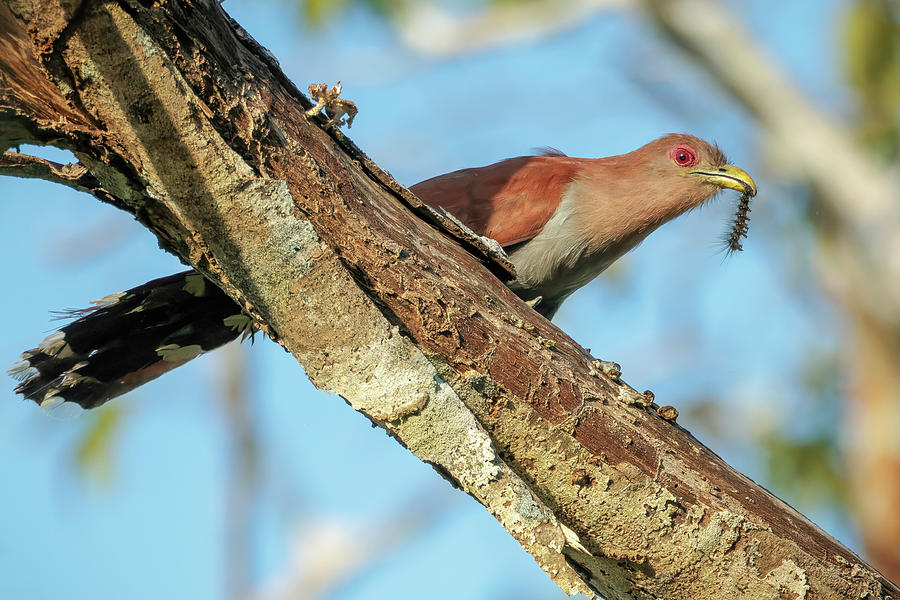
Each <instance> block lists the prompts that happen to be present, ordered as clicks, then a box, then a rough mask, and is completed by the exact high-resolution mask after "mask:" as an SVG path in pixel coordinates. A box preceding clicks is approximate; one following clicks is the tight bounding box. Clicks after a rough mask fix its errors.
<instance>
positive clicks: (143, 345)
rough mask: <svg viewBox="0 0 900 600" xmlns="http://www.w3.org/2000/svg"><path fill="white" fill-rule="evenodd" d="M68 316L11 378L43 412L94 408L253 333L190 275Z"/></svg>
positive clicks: (230, 304) (220, 295) (229, 305)
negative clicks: (61, 407)
mask: <svg viewBox="0 0 900 600" xmlns="http://www.w3.org/2000/svg"><path fill="white" fill-rule="evenodd" d="M92 304H94V306H92V307H90V308H86V309H82V310H75V311H70V312H69V313H67V315H66V316H71V317H77V318H76V319H75V320H74V321H72V322H71V323H69V324H68V325H66V326H65V327H63V328H62V329H60V330H59V331H56V332H54V333H52V334H50V335H49V336H47V337H46V338H45V339H44V341H42V342H41V343H40V344H38V347H37V348H32V349H31V350H27V351H25V352H23V353H22V357H21V359H20V360H19V362H18V363H16V364H15V365H13V367H12V368H11V369H10V370H9V374H10V375H11V376H12V377H14V378H16V379H18V380H19V382H20V383H19V385H18V386H16V392H17V393H19V394H22V395H23V396H25V397H26V398H29V399H31V400H34V401H35V402H37V403H38V404H39V405H40V406H41V407H43V408H52V407H54V406H56V405H59V404H60V403H63V402H65V403H75V404H78V405H79V406H81V407H82V408H95V407H97V406H100V405H101V404H103V403H104V402H106V401H108V400H110V399H111V398H115V397H116V396H120V395H122V394H124V393H125V392H128V391H130V390H132V389H134V388H136V387H138V386H140V385H143V384H144V383H147V382H148V381H150V380H152V379H155V378H157V377H159V376H160V375H162V374H163V373H166V372H167V371H170V370H172V369H174V368H175V367H178V366H180V365H182V364H184V363H186V362H187V361H189V360H191V359H192V358H194V357H196V356H198V355H199V354H201V353H203V352H207V351H209V350H212V349H214V348H217V347H219V346H221V345H222V344H225V343H226V342H229V341H231V340H233V339H235V338H236V337H237V336H238V335H241V334H242V333H243V334H244V335H246V334H247V333H249V332H250V331H251V320H250V318H249V317H248V316H247V315H246V314H244V313H242V311H241V309H240V307H238V305H237V304H236V303H235V302H234V301H233V300H232V299H231V298H229V297H228V296H226V295H225V293H224V292H222V290H220V289H219V288H218V287H216V286H215V285H213V284H212V283H210V282H209V281H207V280H206V278H204V277H203V276H202V275H200V274H199V273H197V272H196V271H185V272H183V273H178V274H175V275H170V276H168V277H163V278H160V279H154V280H153V281H150V282H147V283H145V284H143V285H140V286H138V287H136V288H133V289H130V290H128V291H125V292H120V293H117V294H110V295H109V296H106V297H105V298H101V299H100V300H96V301H95V302H93V303H92Z"/></svg>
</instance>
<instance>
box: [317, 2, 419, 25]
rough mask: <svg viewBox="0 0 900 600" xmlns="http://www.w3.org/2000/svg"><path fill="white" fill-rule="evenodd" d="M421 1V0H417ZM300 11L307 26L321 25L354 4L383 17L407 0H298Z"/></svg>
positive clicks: (396, 11) (400, 9) (402, 6)
mask: <svg viewBox="0 0 900 600" xmlns="http://www.w3.org/2000/svg"><path fill="white" fill-rule="evenodd" d="M419 1H422V0H419ZM299 2H300V11H301V16H302V17H303V21H304V23H305V24H306V26H307V27H310V28H315V27H321V26H322V25H323V24H324V23H325V22H327V21H330V20H332V19H334V18H336V17H339V16H341V15H342V14H344V13H345V12H346V11H347V10H349V9H350V8H352V7H354V6H365V7H368V8H369V9H371V10H372V11H374V12H375V13H377V14H380V15H382V16H385V17H389V16H392V15H394V14H397V13H398V12H401V11H402V10H403V9H405V8H406V6H407V0H299Z"/></svg>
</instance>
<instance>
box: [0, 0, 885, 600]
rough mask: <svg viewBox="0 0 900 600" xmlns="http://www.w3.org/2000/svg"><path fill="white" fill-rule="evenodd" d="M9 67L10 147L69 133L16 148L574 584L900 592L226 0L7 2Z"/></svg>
mask: <svg viewBox="0 0 900 600" xmlns="http://www.w3.org/2000/svg"><path fill="white" fill-rule="evenodd" d="M0 77H2V80H0V144H2V146H0V149H6V148H9V147H13V146H15V145H16V144H19V143H25V142H29V143H49V144H54V145H56V146H60V147H63V148H68V149H70V150H72V151H73V152H74V153H75V155H76V156H77V157H78V159H79V161H80V162H81V164H82V165H83V166H84V167H85V168H86V169H87V172H86V173H81V174H80V175H79V174H77V173H76V170H77V169H78V168H79V167H68V168H64V167H62V166H60V165H52V164H43V163H41V161H30V159H29V158H28V157H23V156H21V155H12V154H10V153H6V154H4V155H3V157H2V158H0V172H3V173H12V172H14V171H15V169H17V168H20V169H26V172H27V173H29V174H31V175H36V176H46V177H47V178H50V179H53V180H57V181H61V182H63V183H67V184H68V185H75V186H76V187H81V188H82V189H86V190H88V191H90V192H92V193H94V194H95V195H96V196H98V197H100V198H101V199H103V200H105V201H108V202H111V203H113V204H115V205H117V206H119V207H121V208H123V209H125V210H128V211H130V212H132V213H133V214H135V216H136V217H137V218H138V219H139V220H140V221H141V222H142V223H144V224H145V225H146V226H147V227H149V228H150V229H151V230H153V231H154V232H155V233H156V234H157V236H158V237H159V240H160V243H161V245H162V246H163V247H164V248H166V249H168V250H170V251H172V252H174V253H176V254H177V255H179V256H181V257H182V258H183V259H184V260H185V261H186V262H189V263H190V264H192V265H193V266H195V267H196V268H198V269H200V270H201V271H202V272H204V273H206V274H207V275H208V276H209V277H210V278H211V279H212V280H214V281H216V282H217V283H219V284H220V285H221V286H222V287H223V289H225V290H226V292H228V294H229V295H231V296H232V297H233V298H234V299H235V300H237V301H238V302H239V303H240V304H242V305H243V306H246V308H247V310H248V311H249V312H250V313H251V314H252V315H254V317H255V318H257V319H258V321H259V323H260V324H262V325H263V326H264V327H265V329H266V331H267V332H268V333H269V334H270V335H271V336H272V337H273V339H275V340H276V341H278V342H279V343H281V344H282V345H284V347H285V348H287V349H288V350H289V351H290V352H291V353H293V354H294V356H295V357H296V358H297V360H298V362H300V363H301V364H302V365H303V367H304V368H305V369H306V372H307V374H308V375H309V377H310V379H311V380H312V381H313V382H314V383H315V384H316V385H317V386H319V387H321V388H324V389H327V390H331V391H333V392H335V393H337V394H340V395H341V396H342V397H344V398H345V399H346V400H347V401H348V402H349V403H350V404H351V405H352V406H353V407H354V408H355V409H357V410H359V411H361V412H363V413H364V414H365V415H367V416H368V417H369V418H370V419H371V420H372V421H373V422H375V423H377V424H378V425H380V426H382V427H383V428H385V430H387V431H388V432H389V433H390V434H391V435H393V436H394V437H395V438H396V439H397V440H398V441H399V442H400V443H402V444H403V445H404V446H406V447H407V448H408V449H409V450H410V451H411V452H413V453H414V454H416V455H417V456H418V457H420V458H421V459H422V460H423V461H426V462H428V463H430V464H431V465H433V466H434V467H435V469H436V470H437V471H438V472H440V473H441V474H442V475H443V476H445V477H447V478H448V479H450V480H451V481H453V482H454V483H456V484H457V485H459V486H460V487H461V488H462V489H463V490H464V491H465V492H466V493H468V494H470V495H472V496H473V497H475V498H476V499H477V500H478V501H479V502H481V503H482V504H483V505H484V506H485V507H486V508H487V509H488V510H489V511H490V512H491V513H492V514H493V515H494V516H495V517H496V518H497V519H498V520H499V521H500V523H501V524H502V525H503V526H504V527H505V528H506V529H507V530H508V531H509V532H510V533H511V534H512V535H513V536H514V537H515V538H516V539H517V540H519V542H520V543H521V544H522V546H523V547H524V548H525V549H526V550H527V551H528V552H530V553H531V554H532V555H533V556H534V557H535V559H536V560H537V562H538V564H540V566H541V567H542V568H543V569H544V570H545V571H546V572H547V573H548V574H549V575H550V577H552V578H553V579H554V581H556V582H557V583H558V584H559V585H560V587H562V588H563V589H564V590H565V591H567V592H569V593H574V592H584V593H587V594H590V593H592V592H597V593H600V594H602V595H603V596H605V597H607V598H609V599H611V600H612V599H619V598H640V599H650V598H669V599H680V598H684V599H691V600H699V599H704V598H710V599H712V598H810V599H812V598H900V590H898V588H897V587H896V586H894V585H893V584H891V583H890V582H888V581H886V580H885V579H884V578H883V577H882V576H881V575H879V574H878V573H877V572H875V571H874V570H873V569H872V568H871V567H869V566H868V565H866V564H865V563H863V562H862V561H861V560H860V559H859V558H858V557H857V556H855V555H854V554H853V553H851V552H850V551H849V550H847V549H846V548H844V547H842V546H841V545H840V544H838V543H837V542H836V541H834V540H833V539H832V538H831V537H829V536H828V535H827V534H825V533H823V532H822V531H821V530H819V529H818V528H816V527H815V526H814V525H812V524H811V523H810V522H809V521H808V520H806V519H805V518H804V517H803V516H802V515H800V514H799V513H797V512H796V511H794V510H793V509H791V508H790V507H789V506H787V505H785V504H784V503H783V502H781V501H780V500H778V499H777V498H775V497H774V496H772V495H771V494H769V493H768V492H766V491H765V490H764V489H762V488H760V487H759V486H757V485H755V484H754V483H753V482H752V481H750V480H749V479H747V478H746V477H744V476H742V475H741V474H739V473H737V472H735V471H734V470H733V469H731V468H730V467H728V465H726V464H725V463H723V462H722V461H721V459H719V458H718V457H717V456H716V455H715V454H713V453H712V452H711V451H709V450H708V449H707V448H705V447H704V446H703V445H702V444H700V443H699V442H698V441H697V440H695V439H694V438H693V437H691V435H690V434H688V433H687V432H686V431H684V430H683V429H681V428H680V427H678V426H677V425H675V424H674V423H672V422H670V421H667V420H665V419H663V418H661V417H659V416H657V414H656V411H655V410H654V406H653V405H651V404H650V401H649V398H648V397H646V396H644V395H642V394H639V393H637V392H636V391H635V390H633V389H632V388H631V387H629V386H627V385H625V384H624V383H621V382H619V381H615V380H612V379H610V378H609V377H607V376H606V375H604V374H603V373H601V372H600V371H598V369H597V368H596V366H597V365H596V364H595V363H594V362H593V359H592V357H591V356H590V355H589V354H588V353H587V352H586V351H585V350H584V349H583V348H581V347H579V346H578V345H577V344H575V343H574V342H573V341H572V340H571V339H570V338H568V337H567V336H566V335H565V334H563V333H562V332H561V331H559V330H558V329H557V328H555V327H554V326H553V325H551V324H550V323H549V322H547V321H546V320H543V319H542V318H540V317H539V316H538V315H537V314H536V313H535V312H534V311H532V310H530V309H528V308H527V307H526V306H525V305H524V304H522V303H521V302H520V301H519V300H518V299H517V298H516V297H515V296H514V295H513V294H512V293H511V292H509V290H507V289H506V288H505V287H504V286H503V285H502V283H501V281H500V280H499V279H497V278H496V277H493V276H492V275H491V271H493V272H494V273H495V274H498V275H501V276H504V275H506V274H507V273H508V265H505V264H503V263H501V262H498V261H497V260H494V259H492V258H490V257H489V255H488V254H487V252H486V250H485V249H484V248H483V246H481V245H480V244H479V242H478V241H477V239H473V238H471V237H469V238H466V239H465V240H463V245H461V244H460V243H458V239H454V238H451V237H450V236H448V235H447V234H445V233H443V232H441V231H439V230H438V229H436V228H435V227H434V226H433V224H434V223H440V222H442V220H441V219H440V218H439V217H437V216H435V215H433V214H431V213H429V212H428V211H425V210H424V209H422V208H421V207H420V206H419V205H418V203H417V202H416V200H415V198H413V197H412V196H410V195H409V193H408V192H406V191H405V190H402V189H401V188H400V187H399V186H398V185H397V184H396V183H395V182H394V181H393V180H392V179H390V177H389V176H388V175H386V174H384V173H383V172H381V171H380V170H379V169H378V168H377V167H376V166H375V165H373V164H372V163H371V162H370V161H369V160H368V159H367V158H366V157H365V156H364V155H363V154H362V153H361V152H360V151H359V150H358V149H357V148H356V147H355V146H353V145H352V144H351V143H350V142H349V141H347V140H346V139H345V138H344V137H343V135H342V134H340V133H339V132H336V131H329V130H326V129H323V128H322V127H321V124H322V123H323V121H322V120H321V119H319V118H313V119H307V118H306V117H305V116H304V114H303V111H304V110H305V109H306V108H309V106H310V104H309V102H308V101H307V100H306V99H305V98H304V97H303V96H302V95H301V94H300V93H299V92H298V91H297V90H296V88H295V87H294V86H293V85H292V84H291V83H290V82H289V81H288V80H287V79H286V78H285V77H284V75H283V74H282V73H281V72H280V70H279V69H278V66H277V63H276V62H275V60H274V59H273V58H272V57H271V56H270V55H269V54H268V53H267V52H266V51H265V50H264V49H263V48H261V47H259V46H258V45H257V44H256V43H255V42H254V41H253V40H252V39H250V38H249V36H247V34H246V33H244V32H243V31H242V30H241V29H240V28H239V27H238V26H237V25H236V24H235V23H233V22H232V21H231V20H230V19H229V18H228V17H227V15H226V14H225V13H224V12H223V11H222V9H221V7H220V6H219V5H218V4H217V3H215V2H210V1H202V0H197V1H181V2H177V1H169V0H158V1H157V2H150V1H146V2H140V1H138V0H120V1H116V2H99V1H90V2H87V1H86V2H75V1H70V2H62V3H60V2H59V0H56V1H42V0H5V3H3V4H0ZM28 163H31V164H28ZM22 165H24V166H22ZM20 172H21V171H20ZM66 174H68V176H66ZM85 177H86V178H87V179H85ZM447 227H449V228H451V229H452V228H453V227H454V226H453V225H452V224H447ZM455 233H457V234H459V235H460V236H464V234H462V233H460V232H459V231H458V229H457V230H456V231H455ZM486 267H487V268H486Z"/></svg>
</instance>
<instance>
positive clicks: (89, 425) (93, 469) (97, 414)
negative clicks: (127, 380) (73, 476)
mask: <svg viewBox="0 0 900 600" xmlns="http://www.w3.org/2000/svg"><path fill="white" fill-rule="evenodd" d="M120 406H121V403H117V402H113V403H110V404H107V405H106V406H104V407H102V408H99V409H96V410H92V411H89V412H87V413H85V415H84V417H85V421H86V426H85V427H84V429H83V430H82V433H81V436H80V437H79V439H78V440H77V441H76V447H75V453H74V456H75V465H76V467H77V468H78V472H79V473H80V474H81V475H82V477H84V478H85V479H90V480H93V481H95V482H97V483H109V482H110V481H111V480H112V477H113V474H114V464H115V463H114V462H113V457H114V452H113V449H112V447H113V443H114V442H115V439H116V436H117V434H118V433H119V431H120V430H121V425H122V423H123V419H122V416H123V415H122V410H121V409H120Z"/></svg>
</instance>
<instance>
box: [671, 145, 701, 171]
mask: <svg viewBox="0 0 900 600" xmlns="http://www.w3.org/2000/svg"><path fill="white" fill-rule="evenodd" d="M669 158H671V159H672V161H673V162H674V163H675V164H676V165H678V166H679V167H693V166H694V165H696V164H697V163H698V162H699V160H698V159H697V152H696V150H694V149H693V148H691V147H690V146H687V145H685V144H678V145H677V146H675V147H674V148H672V149H671V150H669Z"/></svg>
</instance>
